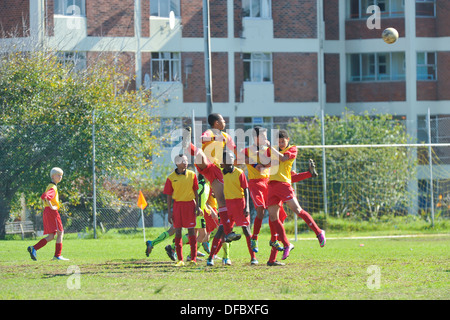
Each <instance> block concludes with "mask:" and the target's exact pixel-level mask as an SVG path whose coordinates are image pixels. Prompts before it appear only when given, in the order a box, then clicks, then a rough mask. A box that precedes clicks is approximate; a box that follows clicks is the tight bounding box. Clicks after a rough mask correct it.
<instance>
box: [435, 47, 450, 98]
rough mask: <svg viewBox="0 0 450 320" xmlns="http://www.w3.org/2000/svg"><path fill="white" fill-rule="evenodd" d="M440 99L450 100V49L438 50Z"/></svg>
mask: <svg viewBox="0 0 450 320" xmlns="http://www.w3.org/2000/svg"><path fill="white" fill-rule="evenodd" d="M437 56H438V58H437V59H438V61H437V68H438V71H437V72H438V73H437V79H438V87H437V95H438V100H450V51H445V52H444V51H441V52H438V54H437Z"/></svg>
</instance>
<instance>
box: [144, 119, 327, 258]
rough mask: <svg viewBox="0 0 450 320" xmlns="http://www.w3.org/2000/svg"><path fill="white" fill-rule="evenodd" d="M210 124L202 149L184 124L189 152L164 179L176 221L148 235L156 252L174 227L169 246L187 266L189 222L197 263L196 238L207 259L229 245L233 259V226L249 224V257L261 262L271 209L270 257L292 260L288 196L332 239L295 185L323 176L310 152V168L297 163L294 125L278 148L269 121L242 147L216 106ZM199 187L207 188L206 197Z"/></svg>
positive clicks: (320, 235)
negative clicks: (239, 162)
mask: <svg viewBox="0 0 450 320" xmlns="http://www.w3.org/2000/svg"><path fill="white" fill-rule="evenodd" d="M208 124H209V125H210V128H209V129H208V130H206V131H205V132H204V133H203V134H202V136H201V141H202V148H201V149H200V148H197V147H196V146H195V145H194V144H193V143H191V130H190V128H186V129H185V131H184V135H183V142H182V146H183V153H181V154H180V155H178V156H176V157H175V159H174V160H175V164H176V169H175V170H174V172H172V173H171V174H170V175H169V177H168V178H167V180H166V184H165V187H164V194H166V195H167V205H168V212H169V222H170V223H171V224H172V227H171V228H170V229H169V230H168V231H166V232H164V233H162V234H161V235H160V236H159V237H158V238H157V239H155V240H153V241H147V243H146V255H147V256H149V254H150V253H151V251H152V249H153V248H154V246H155V245H156V244H157V243H159V242H161V241H162V240H164V239H166V238H167V237H168V236H170V235H172V234H174V233H175V240H174V244H173V245H172V246H170V245H168V246H166V251H167V253H168V255H169V257H171V259H172V260H174V261H175V260H178V262H177V265H178V266H183V265H184V261H183V249H182V245H183V237H182V228H186V229H188V236H187V237H185V240H184V243H189V244H190V249H191V250H190V252H191V253H190V256H189V257H188V258H189V259H188V260H189V261H190V263H191V264H196V263H197V255H198V254H199V252H198V250H197V249H198V248H197V243H201V244H202V246H203V248H204V249H205V251H206V252H207V253H208V254H209V256H208V258H207V262H206V263H207V265H208V266H212V265H214V258H215V257H216V256H217V253H218V252H219V250H220V248H222V247H223V248H224V251H225V256H224V258H223V260H222V262H223V264H227V265H229V264H231V260H230V259H229V251H230V247H229V244H230V242H232V241H237V240H239V239H240V238H241V235H240V234H237V233H235V232H234V231H233V227H234V226H237V227H242V232H243V234H244V236H245V238H246V242H247V247H248V251H249V254H250V263H251V264H252V265H254V264H258V260H257V259H256V255H255V254H256V253H257V252H258V251H259V248H258V234H259V232H260V229H261V226H262V221H263V218H264V212H265V210H266V209H267V210H268V212H269V227H270V232H271V239H270V242H269V245H270V246H271V247H272V250H271V254H270V257H269V260H268V262H267V265H268V266H280V265H284V264H283V263H281V262H279V261H277V259H276V258H277V254H278V252H279V251H282V252H283V256H282V258H281V259H282V260H285V259H286V258H287V257H288V256H289V254H290V252H291V251H292V250H293V249H294V245H293V244H291V243H290V242H289V240H288V239H287V236H286V232H285V230H284V226H283V222H284V219H285V218H286V213H285V211H284V209H283V203H286V204H287V206H288V207H289V208H290V209H291V210H292V211H293V212H294V213H295V214H297V215H298V216H299V217H301V218H302V219H303V220H304V221H305V222H306V223H307V224H308V226H309V227H310V228H311V229H312V230H313V231H314V233H315V234H316V236H317V238H318V240H319V244H320V246H321V247H323V246H324V245H325V243H326V238H325V232H324V231H323V230H321V229H320V228H319V227H318V226H317V224H316V223H315V222H314V219H313V218H312V217H311V215H310V214H309V213H307V212H306V211H305V210H303V209H302V208H301V206H300V205H299V203H298V200H297V197H296V195H295V192H294V189H293V188H292V183H295V182H298V181H301V180H304V179H307V178H311V177H316V176H317V172H316V171H315V164H314V161H313V160H310V162H309V168H308V171H306V172H302V173H295V172H293V171H292V166H293V163H294V161H295V159H296V156H297V148H296V146H294V145H290V144H289V140H290V139H289V136H288V133H287V131H286V130H280V131H279V137H278V148H275V147H273V146H271V145H270V142H269V141H268V139H267V131H266V129H264V128H262V127H255V128H254V129H253V144H252V145H250V146H249V147H247V148H245V149H244V150H242V151H238V150H237V147H236V145H235V143H234V141H233V139H232V138H231V136H230V135H228V134H227V133H226V132H225V131H224V130H225V126H226V123H225V120H224V119H223V117H222V116H221V115H220V114H217V113H214V114H210V115H209V116H208ZM239 152H241V154H239ZM186 155H190V156H193V157H194V164H195V167H196V168H197V171H198V172H199V177H201V178H202V187H201V188H200V189H201V191H200V192H199V182H198V179H197V176H196V174H195V172H194V171H192V170H189V169H188V157H187V156H186ZM238 155H239V156H243V158H244V159H245V164H246V166H247V171H248V180H247V177H246V175H245V173H244V171H243V170H242V169H240V168H238V167H236V166H235V163H236V161H235V160H236V156H238ZM205 191H207V192H205ZM199 194H201V195H202V196H201V197H199ZM250 198H251V199H252V201H253V204H254V206H255V208H256V211H257V215H256V218H255V220H254V223H253V233H251V230H250V224H251V223H250V206H249V205H250V202H249V201H250ZM172 201H173V205H172ZM216 229H217V230H216ZM213 230H216V233H215V235H214V238H213V241H212V243H211V246H209V242H208V241H209V236H210V234H211V232H212V231H213ZM280 242H281V244H280Z"/></svg>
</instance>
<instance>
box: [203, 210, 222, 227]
mask: <svg viewBox="0 0 450 320" xmlns="http://www.w3.org/2000/svg"><path fill="white" fill-rule="evenodd" d="M214 211H215V210H214ZM215 212H216V211H215ZM216 214H217V212H216ZM203 218H204V219H205V223H206V232H208V233H209V232H213V231H214V230H215V229H216V228H218V227H219V220H218V219H214V218H213V216H212V215H210V214H208V213H205V214H204V215H203Z"/></svg>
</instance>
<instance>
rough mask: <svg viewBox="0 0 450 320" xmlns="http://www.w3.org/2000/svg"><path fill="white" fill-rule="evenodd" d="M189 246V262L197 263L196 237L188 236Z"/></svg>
mask: <svg viewBox="0 0 450 320" xmlns="http://www.w3.org/2000/svg"><path fill="white" fill-rule="evenodd" d="M189 245H190V246H191V261H197V237H196V236H195V235H193V236H189Z"/></svg>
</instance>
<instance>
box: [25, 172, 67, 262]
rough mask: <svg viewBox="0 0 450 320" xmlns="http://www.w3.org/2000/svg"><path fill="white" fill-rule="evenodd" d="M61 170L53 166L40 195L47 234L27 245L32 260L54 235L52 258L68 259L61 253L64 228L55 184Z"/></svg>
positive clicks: (58, 180)
mask: <svg viewBox="0 0 450 320" xmlns="http://www.w3.org/2000/svg"><path fill="white" fill-rule="evenodd" d="M62 177H63V171H62V170H61V169H60V168H53V169H52V170H51V171H50V178H51V179H52V182H51V183H50V184H49V185H48V186H47V188H46V189H45V192H44V193H43V194H42V195H41V199H42V202H43V205H44V213H43V214H42V218H43V222H44V234H47V235H48V236H47V237H45V238H43V239H41V240H40V241H39V242H38V243H36V244H35V245H34V246H30V247H28V252H29V253H30V257H31V259H33V260H37V259H36V251H37V250H39V249H41V248H42V247H43V246H45V245H46V244H47V243H48V242H49V241H52V240H53V239H54V238H55V234H56V235H57V236H56V244H55V255H54V257H53V260H69V259H66V258H64V257H63V256H62V255H61V251H62V241H63V235H64V228H63V225H62V222H61V216H60V215H59V212H58V209H59V208H60V203H59V194H58V188H57V187H56V185H57V184H58V183H59V182H61V180H62Z"/></svg>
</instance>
